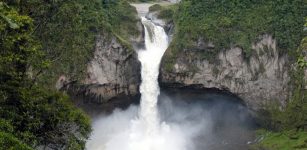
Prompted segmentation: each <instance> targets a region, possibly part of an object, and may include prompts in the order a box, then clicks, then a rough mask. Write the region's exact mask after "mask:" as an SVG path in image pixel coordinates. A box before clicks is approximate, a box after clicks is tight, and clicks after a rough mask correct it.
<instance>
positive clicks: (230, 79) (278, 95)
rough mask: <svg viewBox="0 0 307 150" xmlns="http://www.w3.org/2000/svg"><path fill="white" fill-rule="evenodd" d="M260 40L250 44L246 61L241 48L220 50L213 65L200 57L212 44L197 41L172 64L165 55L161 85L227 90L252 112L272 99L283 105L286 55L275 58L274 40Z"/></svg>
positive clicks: (286, 70) (266, 37)
mask: <svg viewBox="0 0 307 150" xmlns="http://www.w3.org/2000/svg"><path fill="white" fill-rule="evenodd" d="M261 39H262V40H260V41H259V42H258V43H256V44H254V45H253V52H254V53H253V54H252V56H251V57H250V58H248V59H245V57H244V53H243V51H242V49H241V48H239V47H233V48H231V49H228V50H226V51H220V52H219V53H218V54H217V55H216V56H215V58H214V59H213V60H214V62H212V61H208V60H207V59H204V58H202V57H200V55H201V54H202V50H203V51H205V50H207V49H208V48H210V46H211V47H212V46H214V45H213V44H212V43H209V44H206V43H205V42H204V41H202V40H201V39H200V41H198V44H197V45H198V47H199V48H197V50H184V51H182V52H179V53H178V54H176V58H175V60H174V63H172V64H167V62H168V61H166V60H167V59H171V58H170V55H169V52H167V53H166V55H165V56H164V58H163V61H162V69H161V72H160V74H161V75H160V81H161V84H162V85H163V86H192V85H197V86H198V87H201V88H219V89H222V90H228V91H230V92H232V93H235V94H237V95H238V96H240V97H241V98H242V99H243V100H244V101H245V102H246V104H247V105H248V106H250V108H253V109H259V108H261V107H262V106H263V105H264V104H267V103H270V102H272V101H274V100H276V101H278V102H280V103H281V104H285V101H286V99H287V97H288V93H289V92H288V89H287V88H288V82H289V80H290V77H289V69H288V67H287V63H288V58H287V55H283V56H280V55H279V53H278V51H277V49H276V41H275V40H274V39H273V38H272V37H271V36H270V35H264V36H263V37H262V38H261ZM170 66H171V69H168V68H167V67H170Z"/></svg>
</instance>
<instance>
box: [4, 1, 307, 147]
mask: <svg viewBox="0 0 307 150" xmlns="http://www.w3.org/2000/svg"><path fill="white" fill-rule="evenodd" d="M144 1H146V0H144ZM306 6H307V4H306V1H305V0H249V1H246V0H221V1H215V0H182V1H181V2H180V3H179V4H175V5H171V6H163V7H162V6H159V5H154V7H151V11H157V10H158V11H160V15H159V17H160V18H162V19H164V20H166V21H167V22H172V23H173V24H174V25H175V33H174V38H173V41H172V43H171V45H170V48H169V49H171V52H172V54H171V55H172V56H173V57H176V53H179V52H181V51H183V50H184V49H193V48H195V47H194V45H195V41H197V39H199V38H202V39H205V40H207V41H212V42H213V43H215V48H214V50H212V51H206V52H204V54H203V55H202V57H203V58H205V59H210V58H213V57H211V56H212V55H216V54H217V52H218V51H219V50H225V49H227V48H229V47H232V46H238V47H242V49H243V50H244V53H245V56H246V59H248V57H249V56H250V55H252V53H253V51H252V48H251V43H253V42H255V41H257V40H259V37H260V36H261V35H263V34H270V35H272V36H273V37H274V38H276V39H277V43H278V50H279V52H280V54H284V53H286V54H289V56H290V57H291V60H292V61H293V62H294V65H293V66H292V67H291V68H292V70H291V83H290V84H291V85H292V86H291V87H293V88H292V89H291V92H292V95H291V97H290V99H289V100H288V105H287V106H285V107H284V108H280V107H278V106H276V105H274V104H271V105H268V106H267V109H266V110H263V112H262V113H263V114H260V115H262V116H264V117H262V120H261V122H262V124H261V127H262V128H263V129H264V130H261V131H259V134H260V135H263V134H270V136H269V137H270V138H269V139H267V140H266V141H263V142H262V143H260V144H259V145H256V146H255V149H257V148H259V149H261V148H271V149H280V147H283V148H285V149H293V148H301V149H303V148H307V142H306V141H307V135H306V132H307V115H306V114H307V93H306V90H305V89H304V86H305V85H306V83H304V70H305V69H306V67H307V63H306V61H305V60H304V56H306V49H307V37H306V28H307V18H306V16H307V8H306ZM135 14H136V10H135V9H134V8H133V7H132V6H130V5H129V3H128V1H125V0H86V1H85V0H1V1H0V149H1V150H2V149H3V150H8V149H12V150H31V149H38V148H46V147H48V148H51V149H71V150H79V149H80V150H81V149H85V143H86V140H87V138H88V137H89V134H90V133H91V125H90V119H89V117H88V116H87V115H86V114H85V113H84V112H83V111H81V110H79V109H78V108H76V107H75V106H74V105H73V103H72V100H71V98H70V97H69V96H68V95H66V94H65V93H62V92H60V91H57V90H56V89H55V88H54V83H55V82H56V80H57V78H58V77H59V76H60V75H63V74H69V77H70V78H71V80H72V81H74V80H78V79H81V78H82V77H83V76H84V75H85V72H84V70H86V69H85V67H86V65H87V63H88V61H89V60H90V59H91V58H92V55H93V48H94V43H95V36H97V35H99V34H103V35H106V36H107V35H114V36H116V37H117V38H118V39H119V40H120V42H122V44H123V45H126V46H127V47H131V45H130V44H129V42H128V39H129V37H130V36H137V35H138V34H140V33H139V31H138V29H137V27H136V25H135V24H136V22H137V21H138V20H139V18H137V17H136V16H135ZM304 23H305V27H304ZM304 28H305V30H304ZM212 61H214V60H212ZM168 63H170V64H171V63H173V60H172V59H170V60H168ZM291 140H292V141H293V143H294V144H293V143H291V142H290V143H291V144H287V143H289V142H285V141H291ZM276 145H278V146H276ZM279 146H280V147H279Z"/></svg>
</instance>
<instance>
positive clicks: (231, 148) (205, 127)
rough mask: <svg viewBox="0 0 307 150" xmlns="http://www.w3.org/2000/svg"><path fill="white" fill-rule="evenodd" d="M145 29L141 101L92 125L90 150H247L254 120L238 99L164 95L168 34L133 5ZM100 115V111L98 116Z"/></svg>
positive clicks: (215, 94) (181, 92)
mask: <svg viewBox="0 0 307 150" xmlns="http://www.w3.org/2000/svg"><path fill="white" fill-rule="evenodd" d="M134 6H135V7H137V10H138V11H139V12H141V13H140V16H141V17H142V23H143V26H144V29H145V49H144V50H138V58H139V61H140V62H141V64H142V68H141V75H142V83H141V86H140V93H141V96H140V99H136V102H139V103H138V104H136V105H130V106H129V107H128V108H126V109H124V110H122V109H115V110H114V111H113V112H112V113H110V114H103V113H102V114H100V115H98V116H95V118H94V119H93V133H92V135H91V137H90V140H89V141H88V142H87V144H86V148H87V149H88V150H245V149H247V146H248V145H247V143H248V142H249V141H251V140H252V132H251V129H252V128H253V120H252V119H250V116H249V111H248V110H247V108H246V107H245V105H244V104H243V103H242V100H240V99H239V98H238V97H236V96H234V95H231V94H229V93H225V92H221V91H218V90H196V89H189V88H182V89H163V90H161V93H160V88H159V84H158V75H159V66H160V61H161V58H162V56H163V53H164V52H165V50H166V49H167V46H168V37H167V35H166V33H165V31H164V29H163V28H162V27H160V26H157V25H155V24H154V23H153V22H152V21H151V20H148V19H146V18H145V17H144V15H145V14H146V12H147V11H148V7H149V6H150V5H148V4H144V5H142V4H138V5H134ZM97 111H99V110H97Z"/></svg>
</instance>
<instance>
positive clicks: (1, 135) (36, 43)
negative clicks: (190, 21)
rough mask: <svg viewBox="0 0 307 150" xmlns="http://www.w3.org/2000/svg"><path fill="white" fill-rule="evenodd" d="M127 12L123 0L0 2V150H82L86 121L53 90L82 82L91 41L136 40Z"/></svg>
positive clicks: (129, 10) (132, 13)
mask: <svg viewBox="0 0 307 150" xmlns="http://www.w3.org/2000/svg"><path fill="white" fill-rule="evenodd" d="M135 13H136V12H135V9H134V8H133V7H131V6H130V5H129V4H128V3H127V2H125V1H100V0H89V1H83V0H78V1H76V0H68V1H67V0H56V1H49V0H43V1H42V0H27V1H23V0H21V1H20V0H13V1H12V0H7V1H6V0H4V1H1V2H0V16H1V17H0V33H1V34H0V36H1V39H0V49H1V51H0V62H1V63H0V114H1V115H0V145H1V146H0V149H3V150H7V149H16V150H17V149H18V150H23V149H25V150H28V149H36V148H52V149H73V150H77V149H84V148H85V147H84V146H85V141H86V139H87V138H88V136H89V134H90V131H91V127H90V120H89V118H88V117H87V116H86V115H85V114H84V113H83V112H82V111H80V110H78V109H77V108H75V107H74V106H73V105H72V102H71V100H70V98H69V97H68V96H67V95H65V94H63V93H61V92H58V91H56V90H55V88H54V83H55V81H56V78H57V77H58V76H59V75H61V74H69V75H70V77H71V78H72V80H75V79H78V78H81V77H82V76H83V75H84V72H82V71H83V70H85V69H84V68H85V66H86V64H87V62H88V61H89V59H90V58H91V56H92V53H93V47H94V42H95V36H96V35H98V34H102V33H103V34H113V35H118V36H119V35H120V36H121V38H120V39H122V42H126V41H125V39H126V38H127V35H128V34H129V35H132V34H136V33H135V32H137V31H136V29H135V28H136V27H135V26H134V22H135V21H136V20H137V18H136V17H135ZM123 22H124V23H123ZM127 29H129V30H127Z"/></svg>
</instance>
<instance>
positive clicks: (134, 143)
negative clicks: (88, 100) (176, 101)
mask: <svg viewBox="0 0 307 150" xmlns="http://www.w3.org/2000/svg"><path fill="white" fill-rule="evenodd" d="M142 23H143V25H144V28H145V46H146V49H145V50H139V52H138V58H139V60H140V62H141V64H142V70H141V76H142V83H141V86H140V92H141V104H140V108H139V109H138V111H136V110H137V109H136V107H130V108H129V109H128V110H127V111H121V110H116V111H115V112H114V113H113V114H112V115H111V116H108V117H106V118H104V119H102V120H99V121H98V122H94V124H93V127H94V134H93V135H92V136H91V138H92V140H90V141H88V142H87V145H86V147H87V149H88V150H185V144H186V142H187V141H186V140H184V137H185V136H184V134H183V132H182V131H181V129H180V128H179V127H176V126H172V127H171V126H170V125H167V124H166V123H161V122H160V119H159V116H158V108H157V102H158V96H159V93H160V89H159V85H158V75H159V66H160V61H161V58H162V56H163V54H164V52H165V50H166V49H167V47H168V37H167V35H166V33H165V31H164V29H163V28H162V27H160V26H157V25H155V24H153V23H152V22H151V21H150V20H147V19H146V18H144V17H142ZM96 126H98V127H96ZM95 128H97V129H96V131H95Z"/></svg>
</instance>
